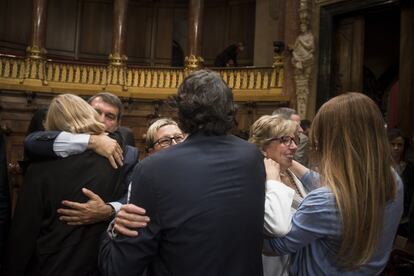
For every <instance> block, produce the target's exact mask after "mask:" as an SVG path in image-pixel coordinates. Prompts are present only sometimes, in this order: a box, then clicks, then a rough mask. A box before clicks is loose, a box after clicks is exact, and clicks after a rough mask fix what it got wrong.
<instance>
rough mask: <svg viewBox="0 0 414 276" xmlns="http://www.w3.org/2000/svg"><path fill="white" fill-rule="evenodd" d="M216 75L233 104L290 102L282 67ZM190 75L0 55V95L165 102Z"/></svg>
mask: <svg viewBox="0 0 414 276" xmlns="http://www.w3.org/2000/svg"><path fill="white" fill-rule="evenodd" d="M217 71H218V72H219V73H220V75H221V76H222V78H223V80H224V81H225V82H226V83H227V84H228V85H229V87H230V88H232V89H233V92H234V97H235V99H236V100H247V101H287V100H288V97H286V96H283V95H282V87H283V62H279V63H276V64H274V67H266V68H251V67H248V68H222V69H219V70H217ZM188 73H189V71H188V70H187V69H185V68H157V67H152V68H148V67H130V66H126V65H125V66H114V65H87V64H69V63H63V62H55V61H50V60H45V59H23V58H17V57H12V56H4V55H3V56H1V55H0V89H13V90H30V91H38V92H52V93H63V92H72V93H75V94H87V95H93V94H95V93H97V92H99V91H102V90H107V91H110V92H113V93H115V94H117V95H120V96H123V97H131V98H140V99H165V98H167V97H168V96H170V95H173V94H175V93H176V91H177V88H178V86H179V85H180V84H181V82H182V81H183V79H184V78H185V76H186V75H187V74H188Z"/></svg>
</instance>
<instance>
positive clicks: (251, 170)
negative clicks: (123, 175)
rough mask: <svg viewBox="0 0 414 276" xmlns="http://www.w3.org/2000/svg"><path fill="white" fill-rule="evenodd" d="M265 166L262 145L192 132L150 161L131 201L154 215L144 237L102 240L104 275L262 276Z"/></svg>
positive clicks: (139, 173) (136, 178)
mask: <svg viewBox="0 0 414 276" xmlns="http://www.w3.org/2000/svg"><path fill="white" fill-rule="evenodd" d="M264 183H265V171H264V166H263V157H262V155H261V153H260V152H259V150H258V149H257V147H256V146H254V145H252V144H250V143H248V142H246V141H244V140H241V139H239V138H237V137H235V136H232V135H226V136H204V135H202V134H196V135H191V136H190V137H189V138H188V139H187V140H186V141H185V142H183V143H181V144H179V145H176V146H174V147H171V148H168V149H165V150H163V151H161V152H159V153H156V154H154V155H151V156H149V157H147V158H146V159H144V160H143V161H142V162H141V163H140V164H138V166H137V167H136V169H135V171H134V174H133V186H132V193H131V203H134V204H137V205H139V206H142V207H143V208H145V209H146V210H147V214H148V215H149V217H150V218H151V222H150V223H149V225H148V227H146V228H143V229H140V230H139V236H138V237H135V238H126V237H122V236H118V237H116V238H115V239H110V238H108V235H106V236H107V237H106V239H105V240H104V241H103V244H102V245H101V251H100V256H99V266H100V269H101V270H102V271H101V273H103V275H111V276H112V275H140V274H141V273H142V271H143V270H144V269H145V267H146V266H147V265H149V267H148V275H179V276H185V275H189V276H197V275H212V276H213V275H237V276H243V275H246V276H247V275H248V276H252V275H254V276H260V275H262V262H261V249H262V238H263V217H264Z"/></svg>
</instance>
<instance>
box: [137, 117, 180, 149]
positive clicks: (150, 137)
mask: <svg viewBox="0 0 414 276" xmlns="http://www.w3.org/2000/svg"><path fill="white" fill-rule="evenodd" d="M169 125H174V126H177V127H178V125H177V123H176V122H175V121H174V120H173V119H170V118H161V119H158V120H156V121H155V122H153V123H152V124H151V125H150V127H149V128H148V130H147V134H146V136H145V149H146V150H147V152H148V151H149V150H150V149H152V148H153V147H154V142H155V141H154V140H155V133H157V131H158V130H159V129H160V128H162V127H164V126H169Z"/></svg>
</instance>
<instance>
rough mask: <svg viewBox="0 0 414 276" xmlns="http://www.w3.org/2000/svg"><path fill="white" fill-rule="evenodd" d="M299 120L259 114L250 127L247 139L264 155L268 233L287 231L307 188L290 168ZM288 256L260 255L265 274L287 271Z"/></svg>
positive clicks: (274, 235)
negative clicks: (260, 115)
mask: <svg viewBox="0 0 414 276" xmlns="http://www.w3.org/2000/svg"><path fill="white" fill-rule="evenodd" d="M297 134H298V124H297V123H296V122H294V121H292V120H288V119H285V118H284V117H283V116H281V115H272V116H268V115H265V116H262V117H260V118H259V119H258V120H257V121H256V122H255V123H254V124H253V125H252V127H251V129H250V139H249V141H250V142H252V143H254V144H256V145H257V147H258V148H259V149H260V150H261V151H262V153H263V155H264V156H265V168H266V201H265V224H264V227H265V230H266V232H267V234H268V235H269V236H270V237H280V236H284V235H286V234H287V233H288V232H289V230H290V227H291V220H292V215H293V214H294V213H295V212H296V209H297V208H298V206H299V205H300V203H301V202H302V200H303V198H304V197H305V196H306V189H305V187H304V186H303V185H302V183H301V182H300V181H299V179H298V178H297V177H296V176H295V175H294V174H293V173H292V172H291V171H290V170H289V167H290V166H291V165H292V160H293V156H294V155H295V152H296V150H297V148H298V147H297V145H298V144H299V140H298V139H299V138H298V135H297ZM288 265H289V258H288V256H281V257H274V256H266V255H263V272H264V275H265V276H267V275H268V276H276V275H288Z"/></svg>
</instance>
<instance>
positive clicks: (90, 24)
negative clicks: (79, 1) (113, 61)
mask: <svg viewBox="0 0 414 276" xmlns="http://www.w3.org/2000/svg"><path fill="white" fill-rule="evenodd" d="M112 11H113V3H112V1H84V2H83V5H82V15H81V22H80V24H81V31H80V39H79V57H84V58H102V59H107V58H108V56H109V54H110V52H111V47H112V21H113V12H112Z"/></svg>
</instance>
